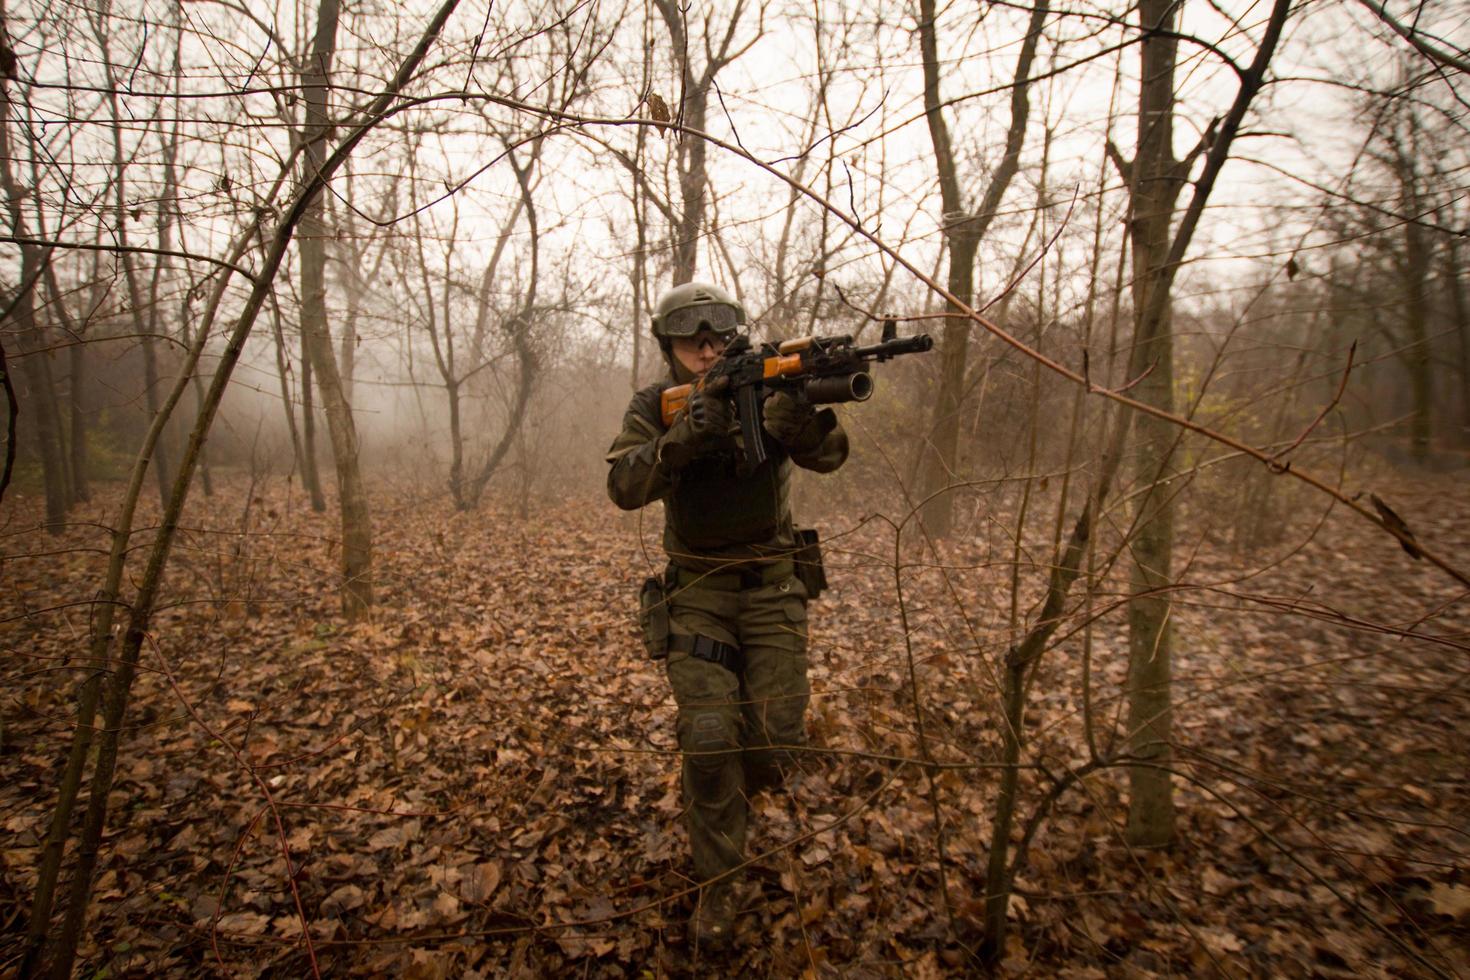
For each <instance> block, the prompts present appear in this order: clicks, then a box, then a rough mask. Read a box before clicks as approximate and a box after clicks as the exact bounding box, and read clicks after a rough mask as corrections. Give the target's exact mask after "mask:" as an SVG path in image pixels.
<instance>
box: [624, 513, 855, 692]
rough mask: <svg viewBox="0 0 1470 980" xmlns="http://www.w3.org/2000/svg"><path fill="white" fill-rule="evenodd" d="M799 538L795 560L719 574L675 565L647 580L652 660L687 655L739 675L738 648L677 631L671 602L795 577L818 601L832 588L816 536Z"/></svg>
mask: <svg viewBox="0 0 1470 980" xmlns="http://www.w3.org/2000/svg"><path fill="white" fill-rule="evenodd" d="M796 535H797V543H798V544H797V549H796V550H795V552H794V553H793V557H791V558H782V559H780V560H778V561H773V562H767V563H764V564H760V565H749V566H744V567H733V568H731V569H730V570H728V571H719V572H698V571H694V570H693V569H689V568H683V567H681V566H679V565H674V564H670V565H669V567H668V569H667V570H666V571H665V572H664V574H663V575H662V576H653V577H650V578H648V579H646V580H645V581H644V583H643V588H642V589H641V590H640V592H639V595H638V624H639V626H640V627H641V628H642V632H643V645H644V648H645V649H646V650H647V651H648V655H649V657H651V658H652V659H654V660H663V659H665V658H666V657H668V655H669V653H670V652H671V651H672V652H675V653H687V654H689V655H690V656H691V657H694V658H695V659H697V660H705V661H708V662H710V663H713V664H719V665H720V666H721V667H724V668H725V669H726V670H729V671H731V672H732V673H736V674H738V673H740V671H741V668H742V667H743V666H744V658H743V657H742V656H741V654H740V648H739V647H737V646H735V645H734V644H731V643H724V642H721V641H720V640H716V639H714V638H713V637H709V636H698V635H693V636H691V635H689V634H685V633H675V632H674V631H673V626H672V617H671V616H670V615H669V603H670V601H671V600H672V599H673V597H674V596H676V595H677V594H678V593H679V592H681V591H683V590H684V589H688V588H694V587H698V588H703V589H715V590H718V591H722V592H738V591H741V590H744V589H758V588H761V587H762V586H766V585H774V584H776V583H777V582H784V581H786V580H787V579H789V578H792V577H793V576H794V577H796V578H797V579H799V580H800V581H801V583H802V585H803V586H804V587H805V590H806V594H807V598H809V599H815V598H816V597H817V596H818V595H819V594H821V592H822V590H823V589H825V588H826V587H827V577H826V574H825V573H824V572H823V570H822V554H821V550H820V548H819V547H818V544H817V532H816V531H815V530H808V529H801V530H798V531H797V532H796Z"/></svg>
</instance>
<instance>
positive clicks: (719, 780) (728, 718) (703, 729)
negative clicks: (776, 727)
mask: <svg viewBox="0 0 1470 980" xmlns="http://www.w3.org/2000/svg"><path fill="white" fill-rule="evenodd" d="M737 725H738V723H737V721H736V719H735V717H734V713H733V712H729V711H695V712H691V713H690V716H689V717H688V719H687V724H686V725H685V727H684V732H683V736H684V737H683V738H682V739H681V740H680V741H681V743H682V745H681V747H682V748H683V749H684V752H685V756H684V774H685V779H686V780H687V781H688V787H687V788H688V791H689V795H690V797H691V799H693V800H694V801H695V802H697V803H718V802H721V801H723V800H724V799H725V798H726V797H728V796H730V795H731V794H733V793H736V792H738V791H739V789H740V735H739V731H738V728H737Z"/></svg>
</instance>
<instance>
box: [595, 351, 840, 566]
mask: <svg viewBox="0 0 1470 980" xmlns="http://www.w3.org/2000/svg"><path fill="white" fill-rule="evenodd" d="M673 384H674V382H673V381H672V380H664V381H660V382H658V383H656V384H652V385H649V386H648V387H647V388H644V389H643V390H642V391H640V392H638V393H637V394H636V395H634V396H633V400H632V402H630V403H629V405H628V411H627V413H626V414H625V415H624V416H623V430H622V431H621V432H620V433H618V437H617V438H616V439H614V440H613V444H612V448H611V449H609V450H608V454H607V461H608V462H609V463H610V464H612V469H611V470H609V471H608V474H607V494H608V496H609V497H611V498H612V501H613V503H615V504H617V505H618V506H619V507H621V508H622V509H624V510H637V509H638V508H639V507H643V506H645V505H647V504H651V503H653V502H654V501H655V500H662V501H663V502H664V550H665V551H666V552H668V555H669V559H670V560H671V561H672V562H673V563H674V564H676V565H680V566H683V567H685V568H689V569H692V570H694V571H713V570H717V569H719V568H721V567H724V566H728V565H730V564H731V563H739V564H741V565H748V564H752V563H754V564H759V563H761V562H765V561H775V560H778V559H781V558H788V557H790V556H791V553H792V549H793V548H794V547H795V544H796V535H795V531H794V528H793V525H792V521H791V507H790V483H791V464H792V463H795V464H796V465H797V466H800V467H802V468H804V469H808V470H814V471H816V472H818V473H830V472H832V471H833V470H835V469H837V468H838V467H839V466H841V465H842V464H843V463H844V462H845V461H846V460H847V434H846V433H845V432H843V431H842V426H841V425H840V424H839V423H838V421H837V415H836V413H835V412H833V411H832V410H831V409H830V408H826V409H822V410H821V411H819V412H817V413H816V415H815V416H814V417H813V419H812V421H811V422H810V423H809V424H808V425H807V426H806V428H805V429H804V430H803V431H802V432H801V433H800V434H799V435H798V436H797V438H796V439H795V440H794V442H793V445H791V446H781V445H779V444H778V443H777V442H776V441H775V440H774V439H769V438H768V439H767V440H766V447H767V451H768V452H769V454H770V458H769V459H768V460H767V461H766V462H765V463H764V464H763V465H761V466H759V467H757V468H756V469H755V471H754V472H749V473H747V472H744V471H743V467H742V466H741V462H742V460H743V458H744V457H743V453H742V451H741V448H740V447H741V437H740V431H739V426H738V425H733V424H732V427H731V431H730V433H729V434H728V435H727V436H726V437H725V438H724V439H722V440H716V441H715V442H714V443H712V444H711V445H709V446H708V447H707V448H706V449H705V450H704V451H702V452H701V453H700V455H698V456H696V457H695V458H694V459H692V460H690V461H689V462H688V463H686V464H685V465H683V466H682V467H675V466H673V465H672V464H671V463H670V462H669V461H668V460H665V459H663V458H662V453H661V449H662V443H663V437H664V435H665V433H666V432H667V431H668V429H667V428H666V427H665V426H664V424H663V419H662V416H661V412H660V407H659V406H660V397H661V396H662V394H663V392H664V390H665V389H666V388H669V387H671V386H672V385H673Z"/></svg>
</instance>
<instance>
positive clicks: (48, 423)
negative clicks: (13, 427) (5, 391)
mask: <svg viewBox="0 0 1470 980" xmlns="http://www.w3.org/2000/svg"><path fill="white" fill-rule="evenodd" d="M0 108H3V109H4V110H5V118H4V119H0V181H3V184H4V188H3V189H4V193H5V198H6V204H7V207H8V210H9V218H10V233H11V234H12V235H14V236H15V237H17V238H27V237H29V235H28V234H27V230H26V220H25V208H24V202H25V199H26V198H27V197H29V196H30V195H31V190H30V188H26V187H22V186H21V185H20V184H19V183H18V182H17V180H16V176H15V172H14V170H13V169H12V161H15V160H17V159H18V157H16V155H15V147H14V145H13V144H12V142H11V139H10V126H11V120H14V119H16V118H18V116H17V113H16V111H15V106H14V104H13V103H12V102H11V100H10V82H9V80H8V79H5V78H0ZM49 261H50V256H49V255H48V254H47V250H46V249H44V248H42V247H40V246H37V245H22V246H20V280H19V282H18V283H17V284H16V290H17V292H16V295H15V297H14V298H13V299H12V300H11V304H10V309H9V311H8V316H7V317H6V318H7V319H10V320H13V321H14V323H15V333H16V335H17V339H18V341H19V345H18V349H17V351H16V354H15V355H14V357H13V360H12V362H11V367H12V370H13V369H14V366H15V365H14V362H15V361H19V362H20V368H21V371H22V372H24V373H23V375H22V376H23V377H24V379H25V382H26V387H27V388H29V389H30V391H29V394H30V398H29V399H27V400H28V401H29V402H30V404H31V406H32V412H31V417H32V418H33V419H34V424H33V426H32V428H33V430H34V432H35V440H36V451H37V454H38V455H39V456H40V459H41V479H42V481H43V482H44V485H45V490H46V530H47V531H49V532H50V533H52V534H60V533H61V531H62V527H63V525H64V523H65V521H66V464H65V461H64V460H63V459H62V450H61V433H60V432H57V431H56V425H55V422H56V416H55V415H54V413H52V412H50V411H47V410H45V409H40V410H37V409H38V407H39V406H40V405H41V399H43V398H50V399H53V400H54V398H55V390H54V388H52V387H51V386H50V385H49V384H48V381H47V377H46V375H47V373H48V372H46V371H45V370H43V369H44V368H45V365H44V364H43V363H42V359H43V358H45V357H47V356H48V355H47V354H45V353H43V352H42V351H43V348H44V347H45V346H46V345H45V343H44V338H43V337H42V333H41V327H40V324H39V323H38V322H37V321H36V300H35V297H36V292H35V291H36V285H37V283H38V281H39V280H40V278H41V269H42V266H43V264H45V263H47V262H49ZM11 417H12V419H14V418H15V416H14V415H12V416H11ZM12 445H13V444H12ZM7 451H9V447H7Z"/></svg>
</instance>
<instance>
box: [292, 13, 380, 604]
mask: <svg viewBox="0 0 1470 980" xmlns="http://www.w3.org/2000/svg"><path fill="white" fill-rule="evenodd" d="M340 13H341V4H340V2H339V0H321V4H320V5H319V6H318V8H317V23H316V33H315V35H314V37H313V39H312V45H311V54H310V56H309V57H308V59H307V61H306V64H305V67H304V68H303V70H302V72H301V87H302V90H303V92H304V94H305V125H304V127H303V131H302V146H303V148H304V151H305V152H304V154H303V157H302V166H303V167H305V171H306V173H307V175H308V180H309V179H310V175H312V174H314V173H316V172H317V171H319V170H320V169H321V167H322V160H323V157H324V155H325V152H326V146H327V141H328V140H329V139H330V138H331V133H332V119H331V116H330V115H329V112H328V108H327V92H328V90H329V86H330V83H331V77H332V58H333V55H334V54H335V52H336V50H337V21H338V17H339V16H340ZM324 214H325V209H324V206H323V203H322V198H321V192H320V190H318V191H317V192H315V193H313V194H312V195H311V196H310V197H309V198H308V199H307V201H306V206H305V211H304V213H303V214H302V217H301V235H300V237H299V239H298V246H299V250H300V254H301V337H302V344H303V346H304V347H305V349H306V356H307V358H308V359H309V360H310V362H311V367H312V373H313V374H314V375H315V376H316V386H317V390H318V391H320V392H321V396H322V402H323V405H324V407H325V409H326V414H327V432H328V434H329V435H330V436H331V439H332V461H333V463H334V464H335V466H336V471H337V505H338V508H339V510H340V512H341V519H342V586H341V588H342V592H341V595H342V612H343V614H344V615H345V616H347V618H348V619H358V618H360V617H362V616H363V615H365V614H366V613H367V611H368V609H369V608H371V607H372V604H373V578H372V574H373V526H372V515H371V512H370V510H369V506H368V497H367V487H366V486H365V485H364V483H363V479H362V465H361V461H360V460H359V458H358V454H359V452H360V442H359V439H358V434H357V424H356V422H355V421H354V420H353V418H352V405H351V404H349V403H348V401H347V392H346V389H345V387H344V386H343V383H342V375H341V372H340V371H339V370H338V366H337V357H336V354H335V352H334V351H333V350H332V335H331V330H330V328H329V326H328V324H327V283H326V268H327V228H326V222H325V221H324V220H323V215H324ZM306 411H307V412H308V413H309V412H310V406H307V407H306ZM310 451H311V447H310V444H309V443H308V446H307V452H308V454H309V453H310Z"/></svg>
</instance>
